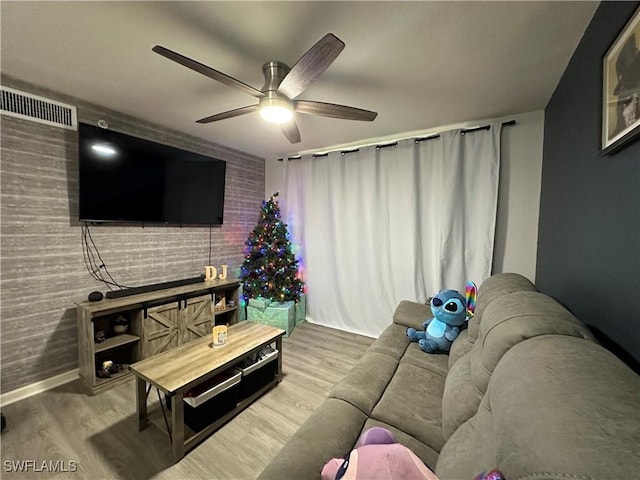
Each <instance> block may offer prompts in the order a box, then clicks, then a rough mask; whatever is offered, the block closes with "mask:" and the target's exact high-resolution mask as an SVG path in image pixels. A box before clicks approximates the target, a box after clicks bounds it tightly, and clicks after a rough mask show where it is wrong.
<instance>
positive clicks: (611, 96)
mask: <svg viewBox="0 0 640 480" xmlns="http://www.w3.org/2000/svg"><path fill="white" fill-rule="evenodd" d="M602 63H603V74H602V84H603V85H602V153H603V154H606V153H611V152H613V151H614V150H617V149H618V148H619V147H621V146H623V145H624V144H626V143H627V142H629V140H631V139H632V138H634V137H636V136H637V135H638V134H640V8H639V9H638V10H637V11H636V13H635V14H634V15H633V17H631V20H630V21H629V23H628V24H627V25H626V26H625V27H624V29H623V30H622V32H621V33H620V35H618V38H616V40H615V41H614V42H613V44H612V45H611V47H610V48H609V50H608V51H607V53H606V55H605V56H604V58H603V62H602Z"/></svg>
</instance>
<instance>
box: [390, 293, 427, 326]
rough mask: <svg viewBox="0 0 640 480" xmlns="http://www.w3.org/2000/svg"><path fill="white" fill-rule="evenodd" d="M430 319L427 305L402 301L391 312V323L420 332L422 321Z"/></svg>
mask: <svg viewBox="0 0 640 480" xmlns="http://www.w3.org/2000/svg"><path fill="white" fill-rule="evenodd" d="M432 317H433V315H432V314H431V308H429V305H425V304H424V303H416V302H411V301H409V300H402V301H401V302H400V303H399V304H398V306H397V307H396V310H395V311H394V312H393V323H397V324H398V325H402V326H404V327H412V328H415V329H416V330H422V329H424V327H423V326H422V324H423V323H424V321H425V320H426V319H427V318H432Z"/></svg>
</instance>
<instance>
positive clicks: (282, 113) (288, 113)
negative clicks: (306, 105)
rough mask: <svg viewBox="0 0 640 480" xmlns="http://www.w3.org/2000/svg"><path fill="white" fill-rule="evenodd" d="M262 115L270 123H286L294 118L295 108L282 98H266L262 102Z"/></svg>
mask: <svg viewBox="0 0 640 480" xmlns="http://www.w3.org/2000/svg"><path fill="white" fill-rule="evenodd" d="M260 116H261V117H262V118H264V119H265V120H266V121H267V122H270V123H286V122H288V121H289V120H291V119H292V118H293V108H292V106H291V103H290V102H288V101H286V100H283V99H281V98H264V99H263V100H262V101H261V102H260Z"/></svg>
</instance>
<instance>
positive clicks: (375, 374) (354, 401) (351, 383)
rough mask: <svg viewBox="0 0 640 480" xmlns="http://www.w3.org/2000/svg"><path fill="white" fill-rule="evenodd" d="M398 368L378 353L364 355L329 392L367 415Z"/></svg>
mask: <svg viewBox="0 0 640 480" xmlns="http://www.w3.org/2000/svg"><path fill="white" fill-rule="evenodd" d="M397 367H398V362H397V360H395V359H393V358H391V357H389V356H388V355H385V354H382V353H378V352H367V353H365V354H364V355H363V356H362V358H361V359H360V360H358V363H356V365H354V367H353V368H352V369H351V370H350V371H349V373H347V375H346V376H345V377H344V378H343V379H342V380H341V381H340V382H338V383H337V384H336V385H335V386H334V387H333V388H332V389H331V391H330V392H329V397H331V398H340V399H342V400H344V401H346V402H349V403H350V404H351V405H353V406H354V407H356V408H359V409H360V410H361V411H362V412H364V413H365V414H366V415H369V414H370V413H371V411H372V410H373V408H374V407H375V405H376V403H378V400H379V399H380V397H381V396H382V393H383V392H384V391H385V389H386V388H387V385H388V383H389V381H390V380H391V378H392V377H393V374H394V373H395V371H396V368H397Z"/></svg>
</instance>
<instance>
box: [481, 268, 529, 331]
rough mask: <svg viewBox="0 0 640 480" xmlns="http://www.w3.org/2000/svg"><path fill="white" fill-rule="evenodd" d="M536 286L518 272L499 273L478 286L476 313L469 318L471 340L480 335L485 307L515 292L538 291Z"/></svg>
mask: <svg viewBox="0 0 640 480" xmlns="http://www.w3.org/2000/svg"><path fill="white" fill-rule="evenodd" d="M537 291H538V289H537V288H536V286H535V285H534V284H533V283H531V282H530V281H529V280H528V279H527V278H525V277H523V276H522V275H520V274H518V273H497V274H495V275H493V276H491V277H489V278H487V279H486V280H485V281H484V282H482V285H480V287H479V288H478V301H477V303H476V311H475V315H474V316H473V318H472V319H471V320H469V328H468V330H469V334H468V335H469V340H470V341H471V342H473V341H475V339H476V338H477V337H478V328H479V326H480V322H481V321H482V315H483V314H484V311H485V309H486V308H487V307H488V306H489V305H490V304H491V302H493V301H494V300H495V299H497V298H500V297H502V296H503V295H506V294H508V293H514V292H537Z"/></svg>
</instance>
